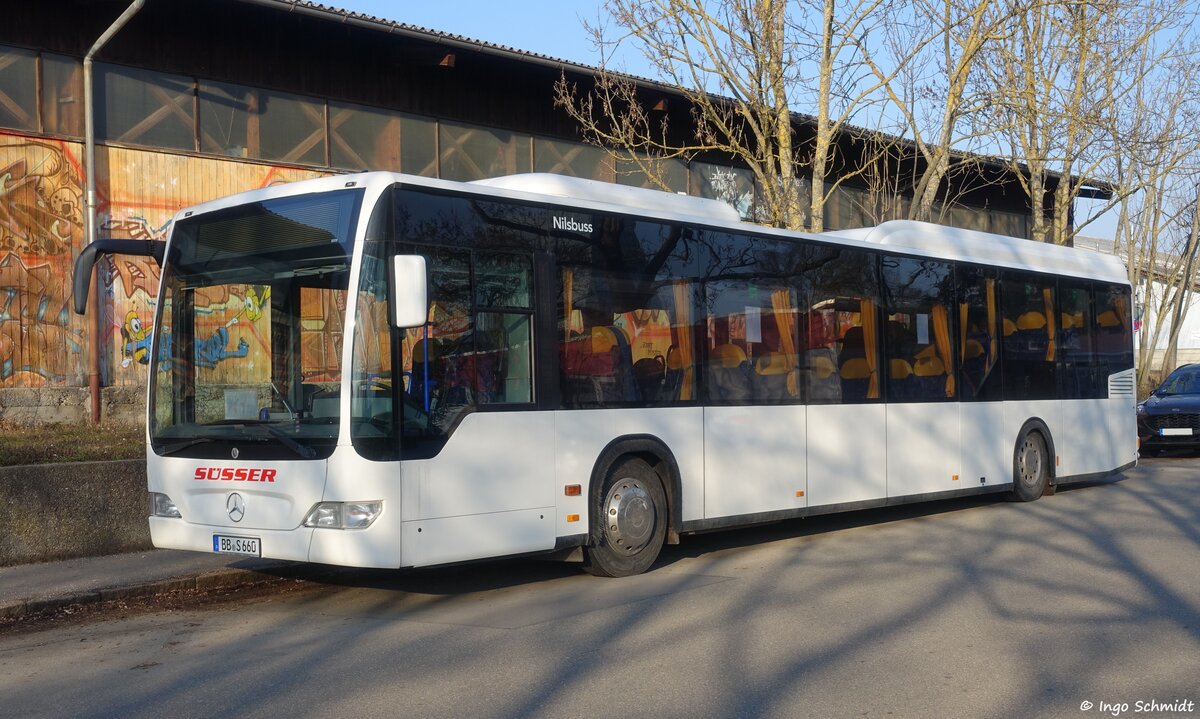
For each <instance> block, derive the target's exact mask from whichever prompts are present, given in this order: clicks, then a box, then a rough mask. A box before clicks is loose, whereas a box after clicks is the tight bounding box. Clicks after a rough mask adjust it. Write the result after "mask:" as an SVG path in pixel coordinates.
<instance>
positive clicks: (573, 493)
mask: <svg viewBox="0 0 1200 719" xmlns="http://www.w3.org/2000/svg"><path fill="white" fill-rule="evenodd" d="M563 494H565V495H567V496H568V497H578V496H579V495H581V494H583V487H581V486H579V485H578V484H568V485H567V486H566V487H565V488H564V489H563Z"/></svg>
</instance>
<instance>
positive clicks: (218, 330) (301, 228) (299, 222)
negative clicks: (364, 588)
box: [150, 190, 363, 459]
mask: <svg viewBox="0 0 1200 719" xmlns="http://www.w3.org/2000/svg"><path fill="white" fill-rule="evenodd" d="M362 195H363V193H362V191H361V190H340V191H336V192H327V193H317V194H309V195H300V196H295V197H286V198H280V199H275V200H263V201H260V202H254V203H248V204H244V205H239V206H237V207H232V208H228V209H224V210H218V211H215V212H209V213H205V214H203V215H199V216H197V217H195V218H188V219H184V220H181V221H180V222H179V223H178V224H177V226H176V227H175V229H174V233H173V236H172V240H171V245H170V248H169V250H168V253H167V257H166V262H165V263H164V269H163V274H164V281H163V291H162V293H161V299H160V304H159V308H158V316H157V320H156V331H155V333H154V335H155V338H156V350H155V352H154V357H153V370H152V372H153V374H152V376H153V377H154V378H155V379H154V381H153V382H152V383H151V407H152V412H151V415H150V437H151V442H152V445H153V448H154V451H155V452H156V453H158V454H160V455H176V454H179V455H183V456H195V457H228V456H230V453H231V452H236V453H235V454H234V455H233V456H239V455H240V456H242V457H244V458H246V459H252V458H263V459H274V458H287V459H313V458H318V457H325V456H328V455H329V454H331V453H332V451H333V447H334V445H335V444H336V442H337V433H338V415H339V391H338V390H339V385H340V382H341V377H342V367H341V356H342V331H343V327H344V314H345V309H346V297H347V288H348V282H349V275H350V257H351V248H352V245H353V237H354V232H355V226H356V221H357V218H358V211H359V207H360V206H361V203H362Z"/></svg>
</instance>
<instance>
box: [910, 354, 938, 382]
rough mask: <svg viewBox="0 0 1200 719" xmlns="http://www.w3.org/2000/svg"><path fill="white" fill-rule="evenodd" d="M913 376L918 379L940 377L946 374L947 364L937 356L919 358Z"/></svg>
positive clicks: (914, 366)
mask: <svg viewBox="0 0 1200 719" xmlns="http://www.w3.org/2000/svg"><path fill="white" fill-rule="evenodd" d="M913 374H915V375H916V376H918V377H938V376H940V375H944V374H946V363H945V362H942V358H941V357H938V356H937V355H932V356H926V357H918V358H917V361H916V363H915V364H914V365H913Z"/></svg>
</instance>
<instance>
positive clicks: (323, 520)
mask: <svg viewBox="0 0 1200 719" xmlns="http://www.w3.org/2000/svg"><path fill="white" fill-rule="evenodd" d="M382 511H383V502H321V503H320V504H318V505H316V506H315V507H313V508H312V511H310V512H309V513H308V516H307V517H305V518H304V526H306V527H325V528H328V529H364V528H366V527H369V526H371V523H372V522H374V521H375V518H376V517H378V516H379V513H380V512H382Z"/></svg>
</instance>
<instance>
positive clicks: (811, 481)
mask: <svg viewBox="0 0 1200 719" xmlns="http://www.w3.org/2000/svg"><path fill="white" fill-rule="evenodd" d="M885 412H886V408H885V407H884V406H883V405H881V404H879V405H865V404H847V405H809V406H808V425H807V426H808V454H807V466H808V506H809V507H817V506H821V505H826V504H841V503H844V502H861V501H863V500H868V499H882V498H884V497H886V496H887V449H886V448H887V432H886V419H885V418H886V414H885Z"/></svg>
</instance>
